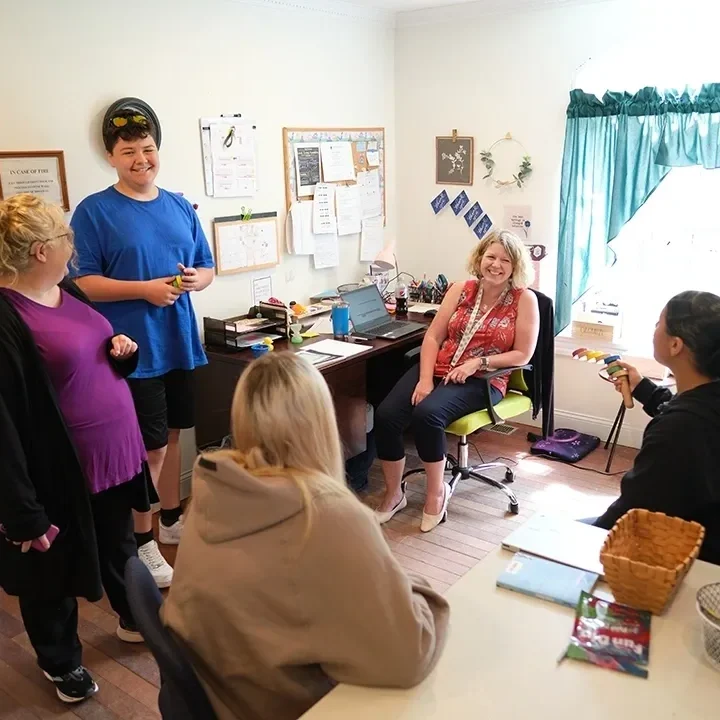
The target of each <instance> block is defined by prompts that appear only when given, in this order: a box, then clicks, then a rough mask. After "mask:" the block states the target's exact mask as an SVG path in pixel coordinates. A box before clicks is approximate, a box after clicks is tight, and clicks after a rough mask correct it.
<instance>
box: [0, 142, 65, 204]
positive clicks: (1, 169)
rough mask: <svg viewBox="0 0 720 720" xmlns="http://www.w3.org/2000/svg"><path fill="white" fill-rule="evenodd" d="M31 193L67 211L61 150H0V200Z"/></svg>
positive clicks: (63, 158)
mask: <svg viewBox="0 0 720 720" xmlns="http://www.w3.org/2000/svg"><path fill="white" fill-rule="evenodd" d="M20 193H31V194H32V195H37V196H38V197H41V198H42V199H43V200H45V201H46V202H49V203H53V204H55V205H60V206H61V207H62V208H63V209H64V210H65V211H66V212H69V211H70V200H69V198H68V190H67V177H66V176H65V156H64V153H63V151H62V150H37V151H28V152H24V151H19V150H18V151H16V152H0V200H6V199H7V198H10V197H12V196H13V195H19V194H20Z"/></svg>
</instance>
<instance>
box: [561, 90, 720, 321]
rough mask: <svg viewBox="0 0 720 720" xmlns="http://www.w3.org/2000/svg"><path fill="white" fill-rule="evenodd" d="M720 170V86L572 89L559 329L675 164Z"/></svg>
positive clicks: (565, 160) (564, 166)
mask: <svg viewBox="0 0 720 720" xmlns="http://www.w3.org/2000/svg"><path fill="white" fill-rule="evenodd" d="M689 165H702V166H703V167H705V168H718V167H720V83H716V84H712V85H703V86H702V88H700V90H699V91H692V90H689V89H686V90H685V91H683V92H678V91H675V90H667V91H663V92H659V91H658V90H657V89H655V88H644V89H643V90H641V91H640V92H638V93H636V94H635V95H631V94H629V93H626V92H608V93H606V94H605V95H604V96H603V98H602V100H599V99H598V98H597V97H596V96H595V95H590V94H587V93H584V92H583V91H582V90H573V91H572V92H571V93H570V105H569V106H568V109H567V126H566V129H565V149H564V153H563V164H562V181H561V186H560V234H559V240H558V268H557V291H556V293H557V294H556V312H555V332H556V333H559V332H562V331H563V330H564V329H565V328H566V327H567V326H568V325H569V324H570V316H571V312H572V306H573V303H574V302H576V301H577V300H578V299H579V298H580V297H582V295H583V294H584V293H585V292H587V290H588V289H589V288H590V287H591V286H592V284H593V279H594V275H595V274H596V273H597V271H598V270H599V269H601V268H602V267H604V266H605V265H606V264H607V263H608V262H609V261H610V258H611V257H612V253H611V251H610V249H609V248H608V243H609V242H610V241H611V240H614V239H615V238H616V237H617V235H618V233H619V232H620V230H621V229H622V228H623V226H624V225H625V223H627V222H628V221H629V220H630V219H631V218H632V217H633V215H635V213H636V212H637V211H638V210H639V209H640V208H641V207H642V205H643V203H645V201H646V200H647V199H648V198H649V197H650V195H652V193H653V191H654V190H655V189H656V188H657V187H658V186H659V185H660V183H661V182H662V180H663V178H664V177H665V176H666V175H667V174H668V173H669V172H670V170H671V168H673V167H686V166H689Z"/></svg>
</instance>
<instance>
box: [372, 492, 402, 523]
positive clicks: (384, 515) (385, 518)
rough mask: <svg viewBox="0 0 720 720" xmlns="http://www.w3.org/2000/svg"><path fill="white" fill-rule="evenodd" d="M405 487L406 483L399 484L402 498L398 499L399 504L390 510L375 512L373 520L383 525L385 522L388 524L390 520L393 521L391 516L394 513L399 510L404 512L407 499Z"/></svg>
mask: <svg viewBox="0 0 720 720" xmlns="http://www.w3.org/2000/svg"><path fill="white" fill-rule="evenodd" d="M405 486H406V483H404V482H402V483H400V489H401V490H402V498H401V499H400V502H399V503H398V504H397V505H396V506H395V507H394V508H391V509H390V510H386V511H385V512H380V510H375V519H376V520H377V521H378V522H379V523H380V524H381V525H384V524H385V523H386V522H390V520H392V519H393V516H394V515H395V514H396V513H399V512H400V511H401V510H404V509H405V508H406V507H407V497H406V496H405Z"/></svg>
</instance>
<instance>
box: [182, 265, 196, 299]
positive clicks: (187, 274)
mask: <svg viewBox="0 0 720 720" xmlns="http://www.w3.org/2000/svg"><path fill="white" fill-rule="evenodd" d="M178 270H179V271H180V272H181V273H182V275H178V278H180V287H181V289H182V290H184V291H185V292H195V291H197V290H199V289H200V276H199V275H198V271H197V270H196V269H195V268H189V267H185V266H184V265H183V264H182V263H178Z"/></svg>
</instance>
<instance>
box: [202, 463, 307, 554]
mask: <svg viewBox="0 0 720 720" xmlns="http://www.w3.org/2000/svg"><path fill="white" fill-rule="evenodd" d="M190 502H191V503H192V513H193V517H194V521H195V525H196V527H197V530H198V533H199V534H200V537H201V538H202V539H203V540H204V541H205V542H208V543H222V542H228V541H231V540H237V539H238V538H242V537H245V536H247V535H252V534H253V533H257V532H261V531H263V530H266V529H267V528H270V527H272V526H273V525H278V524H280V523H282V522H284V521H285V520H289V519H290V518H291V517H294V516H295V515H298V514H299V513H301V512H303V510H304V505H303V497H302V494H301V493H300V490H299V489H298V487H297V485H296V484H295V483H294V482H293V480H291V479H290V478H286V477H278V476H273V475H270V474H268V475H264V474H263V475H253V474H252V473H251V472H250V471H248V470H247V469H246V468H243V467H242V466H240V465H238V463H237V462H236V461H235V460H233V459H232V458H231V457H228V456H224V455H221V454H219V453H218V454H212V455H201V456H200V457H199V458H198V460H197V461H196V463H195V471H194V474H193V497H192V499H191V501H190Z"/></svg>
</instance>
